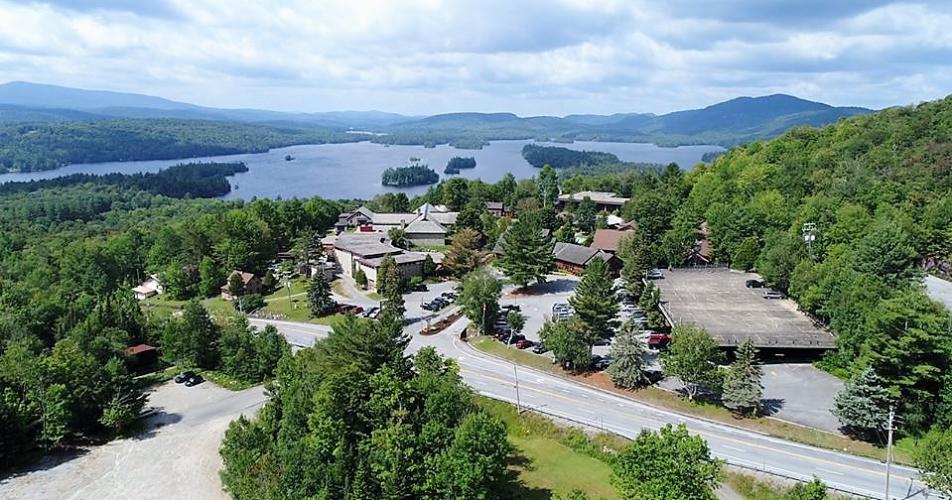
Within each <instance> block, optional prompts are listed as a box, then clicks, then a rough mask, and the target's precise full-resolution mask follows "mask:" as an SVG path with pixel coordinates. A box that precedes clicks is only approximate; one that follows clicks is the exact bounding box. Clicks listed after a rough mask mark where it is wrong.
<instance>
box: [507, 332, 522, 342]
mask: <svg viewBox="0 0 952 500" xmlns="http://www.w3.org/2000/svg"><path fill="white" fill-rule="evenodd" d="M525 339H526V336H525V335H523V334H521V333H517V334H515V335H513V336H511V337H509V338H508V339H506V341H507V342H509V343H510V344H517V343H519V342H520V341H522V340H525Z"/></svg>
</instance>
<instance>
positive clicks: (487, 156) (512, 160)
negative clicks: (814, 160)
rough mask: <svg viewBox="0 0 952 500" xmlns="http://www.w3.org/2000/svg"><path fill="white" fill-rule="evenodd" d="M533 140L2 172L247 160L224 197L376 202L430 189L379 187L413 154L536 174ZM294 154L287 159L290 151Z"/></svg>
mask: <svg viewBox="0 0 952 500" xmlns="http://www.w3.org/2000/svg"><path fill="white" fill-rule="evenodd" d="M529 142H530V141H495V142H493V143H492V144H490V145H489V146H485V147H483V149H480V150H461V149H455V148H453V147H450V146H448V145H442V146H437V147H436V148H432V149H427V148H424V147H423V146H383V145H381V144H374V143H370V142H358V143H348V144H320V145H305V146H291V147H287V148H279V149H272V150H271V151H269V152H267V153H255V154H239V155H228V156H214V157H205V158H192V159H187V160H157V161H125V162H110V163H87V164H76V165H70V166H67V167H63V168H60V169H57V170H51V171H46V172H31V173H24V174H3V175H0V184H2V183H4V182H12V181H27V180H33V179H49V178H53V177H59V176H63V175H69V174H75V173H89V174H104V173H109V172H121V173H125V174H131V173H136V172H155V171H157V170H159V169H162V168H167V167H169V166H171V165H175V164H176V163H183V162H196V161H206V162H207V161H222V162H227V161H242V162H244V163H245V164H246V165H248V172H245V173H242V174H237V175H235V176H234V177H231V178H230V180H231V184H232V187H233V189H232V191H231V193H229V194H228V195H227V196H225V198H228V199H233V198H242V199H246V200H249V199H251V198H254V197H258V198H278V197H281V198H291V197H294V196H296V197H299V198H300V197H310V196H322V197H325V198H332V199H339V198H363V199H369V198H372V197H373V196H374V195H376V194H378V193H381V192H384V191H403V192H405V193H407V195H408V196H411V197H412V196H413V195H415V194H420V193H423V192H425V191H426V189H427V186H416V187H412V188H404V189H397V188H387V187H384V186H382V185H381V184H380V174H381V172H383V171H384V170H386V169H387V168H389V167H399V166H403V165H404V164H406V162H407V160H408V159H409V158H410V157H411V156H413V157H417V158H420V159H421V160H422V161H423V162H424V163H428V164H429V165H430V167H432V168H433V169H434V170H436V171H437V172H439V173H440V175H441V176H442V177H447V176H444V175H443V174H442V172H443V167H445V166H446V162H447V161H449V159H450V158H452V157H454V156H465V157H469V156H472V157H474V158H476V168H474V169H471V170H463V172H462V173H461V176H462V177H466V178H469V179H476V178H480V179H482V180H484V181H486V182H495V181H498V180H499V179H501V178H502V177H503V176H504V175H505V174H506V172H512V174H513V175H514V176H515V177H516V179H523V178H528V177H532V176H534V175H536V173H537V172H538V170H537V169H535V168H533V167H532V166H531V165H529V164H528V163H527V162H526V161H525V159H524V158H523V157H522V146H523V145H525V144H527V143H529ZM553 145H555V146H562V147H566V148H570V149H576V150H589V151H603V152H606V153H613V154H615V155H616V156H618V158H619V159H621V160H623V161H634V162H643V163H662V164H667V163H671V162H674V163H677V164H678V165H680V166H681V168H684V169H687V168H690V167H691V166H693V165H694V164H696V163H698V162H699V161H701V155H703V154H704V153H706V152H708V151H720V150H722V148H720V147H719V146H682V147H678V148H661V147H658V146H655V145H653V144H633V143H619V142H575V143H572V144H553ZM288 154H290V155H291V156H293V157H294V158H295V159H294V160H293V161H285V159H284V157H285V155H288Z"/></svg>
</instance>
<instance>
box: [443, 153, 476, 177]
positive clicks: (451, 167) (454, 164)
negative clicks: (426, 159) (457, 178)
mask: <svg viewBox="0 0 952 500" xmlns="http://www.w3.org/2000/svg"><path fill="white" fill-rule="evenodd" d="M467 168H476V158H472V157H470V158H461V157H459V156H454V157H452V158H450V161H448V162H446V168H445V169H443V173H444V174H458V173H459V171H460V170H463V169H467Z"/></svg>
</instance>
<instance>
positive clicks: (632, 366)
mask: <svg viewBox="0 0 952 500" xmlns="http://www.w3.org/2000/svg"><path fill="white" fill-rule="evenodd" d="M644 354H645V347H644V344H642V343H641V340H639V339H638V337H637V335H636V333H635V331H634V326H633V325H631V323H630V322H629V323H628V324H626V325H625V327H623V331H622V332H621V333H619V334H618V335H616V336H615V340H614V341H612V348H611V362H610V363H609V365H608V370H607V372H608V378H610V379H611V381H612V382H613V383H614V384H615V385H616V386H618V387H623V388H625V389H633V388H635V387H638V386H640V385H642V384H644V383H645V382H647V376H646V374H645V361H644Z"/></svg>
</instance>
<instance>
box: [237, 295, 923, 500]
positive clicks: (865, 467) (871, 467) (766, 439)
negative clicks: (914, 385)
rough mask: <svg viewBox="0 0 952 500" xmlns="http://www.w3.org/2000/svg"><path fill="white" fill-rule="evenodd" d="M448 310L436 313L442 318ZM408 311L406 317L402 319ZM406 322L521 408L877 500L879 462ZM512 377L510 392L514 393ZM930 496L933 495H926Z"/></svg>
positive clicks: (909, 475) (317, 334)
mask: <svg viewBox="0 0 952 500" xmlns="http://www.w3.org/2000/svg"><path fill="white" fill-rule="evenodd" d="M448 312H450V311H449V310H447V311H444V312H443V314H446V313H448ZM410 314H411V313H410V311H409V308H408V316H410ZM408 319H409V320H410V321H411V324H410V325H409V326H408V327H407V333H408V334H410V335H412V341H411V344H410V350H411V351H415V350H417V349H419V348H420V347H423V346H428V345H432V346H435V347H436V348H437V349H438V350H439V351H440V352H441V353H442V354H443V355H445V356H448V357H451V358H453V359H455V360H456V361H457V363H459V366H460V372H461V375H462V377H463V380H464V381H465V382H466V383H467V384H468V385H469V386H471V387H472V388H473V389H474V390H476V391H477V392H479V393H481V394H484V395H486V396H489V397H492V398H495V399H499V400H503V401H508V402H510V403H514V404H519V405H521V406H522V407H523V408H526V409H529V410H532V411H537V412H539V413H544V414H548V415H552V416H555V417H559V418H564V419H567V420H571V421H575V422H578V423H580V424H583V425H586V426H589V427H592V428H597V429H603V430H606V431H611V432H615V433H617V434H621V435H623V436H628V437H634V436H636V435H637V434H638V433H639V432H641V430H642V429H658V428H660V427H662V426H663V425H665V424H679V423H683V424H685V425H686V426H687V427H688V429H689V430H690V431H691V432H693V433H696V434H699V435H700V436H702V437H704V438H705V439H706V440H707V442H708V445H709V446H710V448H711V451H712V453H713V454H714V455H715V456H717V457H719V458H722V459H724V460H727V461H728V462H729V463H731V464H733V465H738V466H742V467H746V468H749V469H753V470H757V471H763V472H767V473H771V474H778V475H781V476H784V477H788V478H791V479H799V480H804V481H808V480H811V479H812V478H813V477H818V478H820V479H821V480H823V481H824V482H825V483H826V484H827V485H828V486H830V487H832V488H835V489H838V490H840V491H843V492H847V493H850V494H853V495H860V496H866V497H871V498H885V496H884V492H885V476H886V467H885V465H884V464H882V463H880V462H877V461H874V460H870V459H865V458H860V457H855V456H852V455H848V454H845V453H839V452H836V451H830V450H824V449H820V448H814V447H811V446H806V445H801V444H797V443H793V442H789V441H784V440H781V439H777V438H774V437H770V436H766V435H763V434H759V433H755V432H751V431H746V430H742V429H739V428H736V427H732V426H728V425H723V424H718V423H713V422H709V421H705V420H702V419H697V418H693V417H689V416H684V415H680V414H677V413H673V412H669V411H665V410H661V409H657V408H653V407H650V406H647V405H644V404H641V403H638V402H635V401H632V400H629V399H626V398H622V397H619V396H616V395H614V394H610V393H607V392H603V391H599V390H596V389H592V388H589V387H587V386H583V385H580V384H577V383H574V382H572V381H569V380H565V379H562V378H560V377H556V376H554V375H550V374H548V373H544V372H540V371H536V370H533V369H531V368H526V367H522V366H519V367H516V366H515V365H513V364H512V363H509V362H507V361H504V360H502V359H499V358H496V357H493V356H489V355H487V354H484V353H482V352H480V351H477V350H475V349H473V348H471V347H470V346H469V345H468V344H466V343H465V342H463V341H461V340H459V334H460V332H462V330H463V329H464V328H465V326H466V324H467V321H466V320H465V318H464V319H461V320H460V321H458V322H456V323H455V324H454V325H452V326H451V327H450V328H448V329H447V330H445V331H444V332H442V333H440V334H438V335H433V336H427V337H423V336H420V335H416V334H415V333H416V331H417V330H419V326H417V325H416V324H414V323H413V322H414V321H417V322H418V321H419V319H420V318H413V317H408ZM266 323H273V324H275V326H276V327H277V328H278V330H279V331H281V332H285V331H287V332H288V335H289V338H294V339H295V340H293V341H292V342H301V341H302V340H308V339H310V340H311V341H312V342H314V341H317V340H318V339H320V338H323V337H325V336H326V335H327V329H326V328H325V327H320V326H317V325H305V324H290V325H289V324H288V323H287V322H273V321H267V320H254V322H253V324H258V325H262V324H266ZM517 378H518V390H517V389H516V386H517V383H516V380H517ZM917 477H918V472H917V471H916V470H915V469H912V468H909V467H900V466H893V468H892V482H891V491H890V493H891V498H926V497H925V496H924V495H923V494H922V490H923V488H924V486H923V485H922V484H921V483H920V482H919V481H918V480H917ZM932 495H933V496H932V497H933V498H935V494H934V493H933V494H932Z"/></svg>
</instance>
